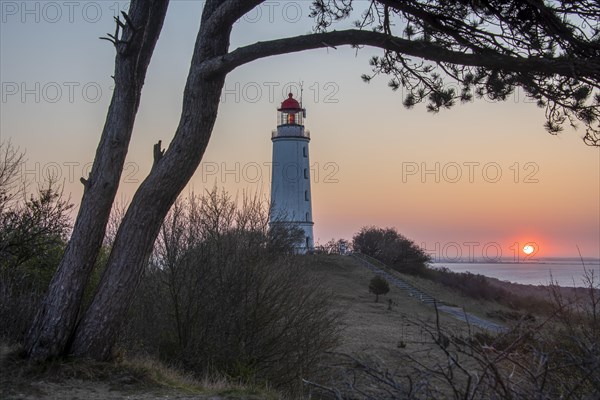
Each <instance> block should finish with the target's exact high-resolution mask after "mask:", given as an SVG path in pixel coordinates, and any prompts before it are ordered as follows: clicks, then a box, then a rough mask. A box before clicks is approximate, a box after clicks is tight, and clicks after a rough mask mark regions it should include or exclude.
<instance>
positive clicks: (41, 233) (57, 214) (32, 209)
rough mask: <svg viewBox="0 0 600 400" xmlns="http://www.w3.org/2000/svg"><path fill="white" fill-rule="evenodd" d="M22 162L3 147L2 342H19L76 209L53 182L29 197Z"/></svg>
mask: <svg viewBox="0 0 600 400" xmlns="http://www.w3.org/2000/svg"><path fill="white" fill-rule="evenodd" d="M22 161H23V155H22V154H20V153H18V151H17V150H16V149H14V148H13V147H12V145H11V144H10V142H1V143H0V321H2V324H1V325H0V337H4V338H5V339H10V340H11V341H17V342H18V341H20V340H21V339H22V336H23V334H24V332H25V330H26V329H27V327H28V325H29V323H30V321H31V318H32V317H33V313H34V311H35V308H36V307H37V305H38V302H39V301H40V299H41V296H42V295H43V294H44V292H45V291H46V288H47V286H48V283H49V282H50V279H51V278H52V274H54V271H55V270H56V267H57V265H58V262H59V261H60V256H61V254H62V251H63V248H64V245H65V242H66V238H67V234H68V232H69V230H70V219H69V212H70V210H71V208H72V207H73V205H72V204H71V203H70V202H69V200H68V199H64V198H63V195H62V190H61V188H60V187H59V186H58V185H56V182H54V181H53V180H52V179H50V180H49V181H48V182H47V184H46V185H45V186H43V187H42V186H39V187H38V189H37V192H36V193H30V194H28V193H27V191H26V190H25V187H26V186H27V185H26V184H25V183H24V182H21V181H20V176H19V172H20V169H19V168H20V164H21V163H22Z"/></svg>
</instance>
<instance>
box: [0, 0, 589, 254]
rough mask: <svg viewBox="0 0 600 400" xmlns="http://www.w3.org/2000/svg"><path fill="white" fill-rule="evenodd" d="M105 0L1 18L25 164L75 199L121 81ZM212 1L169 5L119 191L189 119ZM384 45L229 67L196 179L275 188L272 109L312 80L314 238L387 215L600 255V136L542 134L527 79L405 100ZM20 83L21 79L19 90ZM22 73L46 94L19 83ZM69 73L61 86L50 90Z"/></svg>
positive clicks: (421, 232)
mask: <svg viewBox="0 0 600 400" xmlns="http://www.w3.org/2000/svg"><path fill="white" fill-rule="evenodd" d="M99 4H100V6H101V7H103V8H102V12H103V14H102V18H100V19H99V20H98V21H96V22H94V23H90V22H89V21H86V20H84V19H82V18H79V19H77V17H76V20H75V21H74V22H73V23H71V22H69V21H67V20H60V21H58V22H56V23H48V22H47V21H44V20H43V18H42V20H41V21H40V22H37V23H36V22H35V21H33V20H31V21H29V20H26V21H25V22H22V21H21V19H16V18H13V17H12V16H10V18H7V19H6V21H4V20H3V21H2V24H1V29H2V30H1V32H0V33H1V35H0V40H1V43H0V44H1V48H0V51H1V54H0V55H1V58H0V67H1V71H2V78H1V80H2V84H3V99H2V104H1V105H2V110H1V125H0V135H1V137H2V139H5V138H11V140H12V141H13V143H14V144H15V145H17V146H20V147H21V148H22V149H26V151H27V163H26V165H25V175H27V178H28V179H30V180H31V179H33V180H34V181H35V180H37V181H43V179H44V177H43V175H44V173H45V172H47V171H49V170H52V169H54V170H57V171H58V172H59V174H60V176H61V177H62V178H63V179H64V182H65V186H66V188H67V192H70V193H72V199H73V201H75V202H78V200H79V198H80V196H81V184H79V177H80V176H82V175H85V172H86V164H87V163H89V162H90V161H91V160H92V157H93V154H94V150H95V146H96V144H97V141H98V137H99V134H100V131H101V128H102V123H103V121H104V117H105V115H106V110H107V107H108V101H109V99H110V92H111V80H110V75H111V74H112V68H113V59H114V54H113V49H112V48H111V47H110V46H109V45H108V44H107V43H106V42H104V41H99V40H97V37H98V36H100V35H102V34H104V32H107V31H110V30H111V29H112V24H113V22H112V20H111V19H112V15H111V12H113V11H114V10H111V9H110V8H109V5H107V4H108V3H107V4H105V3H99ZM298 4H301V5H302V7H305V5H304V3H298ZM200 7H201V4H200V3H197V2H173V4H172V5H171V9H170V11H169V14H168V16H167V21H166V23H165V28H164V31H163V35H162V36H161V39H160V41H159V43H158V46H157V49H156V52H155V56H154V59H153V61H152V64H151V66H150V69H149V73H148V77H147V79H146V85H145V88H144V95H143V98H142V104H141V106H140V111H139V113H138V118H137V121H136V126H135V131H134V136H133V139H132V142H131V147H130V152H129V155H128V160H127V162H128V164H127V165H126V170H125V173H124V176H123V179H122V184H121V189H120V193H119V198H120V199H125V200H126V199H128V198H130V197H131V195H132V193H133V192H134V190H135V189H136V187H137V185H138V184H139V182H140V181H141V180H142V179H143V178H144V176H145V175H146V174H147V173H148V171H149V169H150V166H151V162H152V145H153V144H154V143H156V142H157V141H158V140H159V139H160V140H162V141H163V145H167V144H168V142H169V139H170V137H171V136H172V134H173V132H174V130H175V127H176V126H177V122H178V118H179V113H180V110H181V94H182V89H183V85H184V82H185V78H186V74H187V69H188V67H189V60H190V57H191V49H192V46H193V41H194V37H195V33H196V30H197V26H198V13H199V11H200ZM302 10H303V11H302V12H303V13H304V14H303V15H301V16H302V17H303V18H300V19H298V20H296V19H295V18H293V19H290V18H289V17H287V18H283V17H282V16H281V14H277V13H276V14H274V15H273V16H272V17H273V18H271V17H269V16H268V14H267V13H266V10H265V14H263V15H262V17H261V18H262V19H261V18H258V20H256V21H254V20H255V19H252V21H254V22H256V23H254V22H251V20H245V21H242V22H240V23H238V24H236V27H235V30H234V40H233V43H232V48H235V47H237V46H240V45H243V44H245V43H250V42H254V41H257V40H264V39H267V38H273V37H281V36H284V35H294V34H302V33H306V32H308V31H309V30H310V29H311V21H310V20H308V19H307V14H308V12H307V9H306V8H303V9H302ZM83 54H85V56H83ZM374 54H378V50H374V49H369V48H365V49H362V50H361V51H360V52H358V53H356V51H355V50H352V49H350V48H340V49H338V50H333V49H329V50H316V51H311V52H305V53H301V54H294V55H286V56H280V57H274V58H268V59H264V60H259V61H257V62H254V63H252V64H249V65H246V66H243V67H241V68H239V69H237V70H235V71H233V72H232V73H231V74H230V75H229V76H228V79H227V82H226V86H225V92H224V94H223V96H222V102H221V105H220V111H219V118H218V121H217V124H216V126H215V130H214V133H213V138H212V139H211V142H210V144H209V147H208V150H207V152H206V154H205V157H204V162H203V165H202V167H201V168H200V169H199V170H198V172H197V173H196V175H195V177H194V178H193V180H192V182H191V183H190V189H191V188H193V189H194V190H196V191H200V190H203V189H204V188H206V187H212V185H213V184H215V183H216V184H217V185H219V186H223V187H225V188H226V189H227V190H229V191H231V192H232V193H236V192H240V191H243V190H246V191H251V192H258V193H261V194H263V195H265V196H268V194H269V189H270V183H269V168H268V162H269V161H270V157H271V141H270V132H271V130H272V129H274V128H275V117H276V111H275V109H276V108H277V106H278V104H279V103H280V102H281V101H282V100H283V99H284V98H285V95H286V93H287V91H289V87H290V85H289V83H290V82H292V83H294V82H299V81H303V82H304V94H303V100H304V106H305V107H306V108H307V111H308V116H307V119H306V127H307V129H309V130H310V131H311V135H312V141H311V143H310V157H311V161H312V163H313V164H314V168H313V176H312V179H313V189H312V190H313V196H312V199H313V213H314V220H315V238H316V239H317V240H318V241H320V242H321V243H324V242H326V241H328V240H329V239H331V238H332V237H335V238H340V237H344V238H351V236H352V234H353V233H354V232H356V231H357V230H358V229H360V227H361V226H364V225H379V226H394V227H396V228H397V229H398V230H399V231H400V232H401V233H403V234H404V235H406V236H408V237H409V238H412V239H414V240H415V241H416V242H417V243H423V244H424V245H425V246H426V247H427V248H429V249H436V248H440V249H443V248H444V247H445V248H446V249H450V248H451V246H453V245H454V244H455V243H458V244H459V246H460V248H461V250H462V251H463V252H466V253H465V255H466V254H467V253H468V250H469V248H470V247H469V246H472V247H473V248H475V251H476V252H477V251H478V252H479V255H481V249H483V248H484V247H485V246H486V245H487V247H486V248H487V249H492V247H493V248H496V245H497V247H498V248H501V249H502V255H503V256H506V257H511V256H512V255H513V251H512V250H510V247H511V246H512V245H513V244H514V243H519V244H520V245H521V244H524V243H525V242H528V241H531V242H535V243H538V244H539V253H538V255H539V256H570V255H576V254H577V248H576V246H577V245H579V247H580V249H581V251H582V253H583V254H584V255H586V256H595V257H600V244H599V243H600V149H597V148H595V149H594V148H589V147H586V146H585V145H584V144H583V143H582V142H581V139H580V138H581V135H582V133H581V132H578V131H573V130H572V129H566V130H565V132H563V133H562V134H561V135H560V136H558V137H555V136H551V135H549V134H548V133H546V132H545V131H544V129H543V123H544V113H543V110H541V109H539V108H536V107H535V105H534V104H532V103H531V102H528V101H527V100H526V99H524V98H523V96H520V95H519V93H518V92H517V93H516V94H515V96H513V98H511V99H510V100H509V101H507V102H504V103H500V104H497V103H491V102H489V101H485V100H480V101H476V102H474V103H470V104H466V105H458V106H456V107H455V108H454V109H453V110H449V111H443V112H441V113H439V114H437V115H433V114H429V113H426V112H425V110H424V107H423V106H417V107H416V108H415V109H414V110H406V109H404V108H403V107H402V100H403V99H402V96H401V93H394V92H392V91H391V90H390V89H389V88H387V86H386V83H387V80H388V79H387V78H386V77H378V78H376V79H374V80H373V81H372V82H371V83H370V84H364V83H363V82H362V81H361V79H360V75H361V74H362V73H365V72H369V68H368V58H369V57H370V56H371V55H374ZM69 82H70V83H69ZM73 82H75V83H76V85H74V84H73ZM13 84H16V85H17V86H16V87H17V88H18V89H19V92H18V93H15V94H10V92H8V91H7V90H8V89H11V90H12V89H13V88H14V87H15V86H14V85H13ZM22 85H25V86H24V87H25V89H27V90H30V92H31V90H33V91H34V92H35V91H37V93H29V94H27V93H28V92H20V90H21V88H23V86H22ZM36 85H37V86H36ZM69 85H70V86H69ZM70 87H73V88H74V91H73V93H72V95H73V96H72V98H70V94H71V93H69V90H70V89H69V88H70ZM296 87H297V85H296ZM32 88H33V89H32ZM36 88H39V89H36ZM57 88H59V89H61V90H62V97H60V98H58V100H56V95H55V94H53V93H54V92H52V90H56V89H57ZM84 88H85V90H87V92H86V91H84ZM98 88H99V89H100V91H101V94H100V95H98V96H96V95H95V94H94V93H95V92H94V90H96V89H98ZM292 91H295V89H294V85H292ZM24 93H25V94H24ZM36 96H38V97H39V99H38V98H36ZM53 100H56V101H53ZM258 167H260V170H259V169H258ZM424 170H425V174H424V175H423V174H422V173H423V171H424ZM427 171H429V172H428V173H427ZM257 172H260V174H259V175H257ZM458 172H460V176H459V175H457V173H458ZM317 173H318V174H317ZM469 173H471V175H469ZM498 173H500V174H501V175H498ZM436 174H437V176H436ZM465 243H478V245H477V246H474V245H465ZM436 246H437V247H436Z"/></svg>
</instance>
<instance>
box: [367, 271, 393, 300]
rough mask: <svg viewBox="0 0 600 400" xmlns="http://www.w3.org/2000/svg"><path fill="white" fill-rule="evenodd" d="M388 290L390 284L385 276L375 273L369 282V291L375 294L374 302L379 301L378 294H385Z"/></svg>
mask: <svg viewBox="0 0 600 400" xmlns="http://www.w3.org/2000/svg"><path fill="white" fill-rule="evenodd" d="M389 291H390V285H389V283H388V281H386V280H385V278H382V277H381V276H379V275H375V276H374V277H373V279H371V281H370V282H369V292H371V293H373V294H374V295H375V303H378V302H379V296H380V295H385V294H386V293H388V292H389Z"/></svg>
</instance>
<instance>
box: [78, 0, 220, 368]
mask: <svg viewBox="0 0 600 400" xmlns="http://www.w3.org/2000/svg"><path fill="white" fill-rule="evenodd" d="M220 4H221V3H220V2H217V1H212V2H208V3H207V4H206V5H205V8H204V11H203V17H202V25H201V27H200V31H199V33H198V37H197V40H196V45H195V49H194V55H193V58H192V65H191V68H190V72H189V76H188V80H187V84H186V88H185V91H184V100H183V110H182V115H181V119H180V123H179V126H178V128H177V131H176V134H175V137H174V138H173V141H172V142H171V144H170V146H169V148H168V150H167V151H166V152H165V154H164V156H162V157H160V159H159V160H155V161H156V163H155V165H154V167H153V168H152V170H151V172H150V174H149V175H148V177H147V178H146V179H145V180H144V182H142V184H141V185H140V187H139V189H138V190H137V192H136V193H135V195H134V197H133V199H132V201H131V204H130V205H129V208H128V210H127V213H126V214H125V217H124V219H123V221H122V222H121V226H120V227H119V230H118V232H117V236H116V238H115V242H114V244H113V248H112V251H111V254H110V257H109V259H108V264H107V267H106V271H105V273H104V275H103V277H102V279H101V281H100V284H99V287H98V291H97V293H96V296H95V297H94V299H93V301H92V303H91V305H90V307H89V308H88V310H87V312H86V313H85V315H84V317H83V318H82V320H81V323H80V324H79V326H78V327H77V330H76V332H75V336H74V341H73V343H72V346H71V353H72V354H74V355H76V356H82V357H90V358H95V359H100V360H103V359H107V358H110V356H111V350H112V347H113V345H114V340H115V338H116V336H117V333H118V330H119V328H120V327H121V325H122V323H123V321H124V319H125V316H126V313H127V310H128V308H129V305H130V304H131V302H132V300H133V297H134V295H135V290H136V289H137V286H138V284H139V281H140V279H141V277H142V275H143V272H144V268H145V266H146V264H147V262H148V258H149V256H150V254H151V252H152V248H153V245H154V241H155V239H156V236H157V235H158V231H159V229H160V226H161V223H162V221H163V219H164V218H165V216H166V214H167V212H168V211H169V209H170V208H171V206H172V205H173V203H174V202H175V200H176V199H177V196H178V195H179V193H181V191H182V190H183V188H184V187H185V185H186V184H187V182H188V181H189V179H190V178H191V177H192V175H193V174H194V172H195V171H196V168H197V167H198V165H199V164H200V161H201V159H202V155H203V153H204V151H205V149H206V146H207V145H208V141H209V138H210V135H211V132H212V129H213V126H214V123H215V120H216V117H217V110H218V106H219V98H220V95H221V89H222V87H223V84H224V82H225V74H221V75H219V76H213V77H211V78H210V79H206V78H205V77H204V76H203V75H202V74H201V73H200V70H201V68H200V66H201V65H202V61H203V60H206V59H208V58H211V57H214V56H217V55H220V54H225V53H226V52H227V49H228V47H229V36H230V32H231V25H229V24H221V25H220V26H218V27H215V26H214V24H212V25H211V24H209V23H208V22H207V21H208V19H209V18H210V16H211V15H212V14H213V12H215V8H218V6H219V5H220Z"/></svg>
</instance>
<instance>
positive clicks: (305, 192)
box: [304, 190, 308, 215]
mask: <svg viewBox="0 0 600 400" xmlns="http://www.w3.org/2000/svg"><path fill="white" fill-rule="evenodd" d="M304 200H306V201H308V190H305V191H304ZM306 215H308V214H306Z"/></svg>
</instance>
